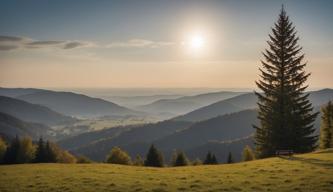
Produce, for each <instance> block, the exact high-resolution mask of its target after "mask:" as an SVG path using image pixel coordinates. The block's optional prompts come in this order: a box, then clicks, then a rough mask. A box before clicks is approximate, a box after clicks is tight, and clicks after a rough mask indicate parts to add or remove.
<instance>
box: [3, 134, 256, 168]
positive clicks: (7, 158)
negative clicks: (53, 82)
mask: <svg viewBox="0 0 333 192" xmlns="http://www.w3.org/2000/svg"><path fill="white" fill-rule="evenodd" d="M253 159H255V157H254V153H253V152H252V149H251V148H250V147H249V146H246V147H245V148H244V150H243V158H242V160H243V161H250V160H253ZM92 162H93V161H92V160H90V159H89V158H87V157H84V156H74V155H72V154H71V153H70V152H68V151H66V150H63V149H61V148H60V147H59V146H57V145H56V144H55V143H53V142H51V141H48V140H46V141H44V140H43V139H42V138H40V139H39V140H38V141H37V142H35V143H34V142H33V141H32V139H31V138H30V137H22V138H19V137H18V136H16V137H15V138H14V139H13V140H12V141H11V142H10V143H9V144H7V143H6V142H5V141H4V140H3V139H2V138H1V137H0V163H1V164H22V163H92ZM234 162H235V161H234V159H233V157H232V154H231V152H229V153H228V157H227V159H226V162H225V163H228V164H230V163H234ZM105 163H112V164H121V165H134V166H147V167H165V166H174V167H178V166H188V165H216V164H219V161H218V160H217V158H216V156H215V154H214V153H212V152H210V151H209V152H208V153H207V155H206V157H205V159H204V160H203V161H202V160H201V159H198V158H197V159H195V160H193V161H191V160H189V158H187V156H186V154H185V153H184V152H182V151H175V152H174V153H173V155H172V158H171V162H169V163H166V162H165V160H164V155H163V153H162V152H161V151H159V150H158V149H157V148H156V147H155V146H154V145H151V146H150V148H149V150H148V152H147V155H146V158H145V159H143V158H142V157H141V156H140V155H137V156H136V157H135V158H134V159H133V160H132V158H131V157H130V155H129V154H128V153H127V152H126V151H124V150H122V149H120V148H119V147H117V146H115V147H113V148H112V149H111V151H110V153H109V155H107V157H106V160H105Z"/></svg>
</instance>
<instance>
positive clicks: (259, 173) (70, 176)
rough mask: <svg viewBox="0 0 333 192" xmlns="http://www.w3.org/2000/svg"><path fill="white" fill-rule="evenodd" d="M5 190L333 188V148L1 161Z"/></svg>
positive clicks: (1, 183) (1, 185)
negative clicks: (196, 161)
mask: <svg viewBox="0 0 333 192" xmlns="http://www.w3.org/2000/svg"><path fill="white" fill-rule="evenodd" d="M0 191H3V192H4V191H10V192H12V191H79V192H84V191H126V192H127V191H129V192H130V191H155V192H158V191H160V192H161V191H205V192H206V191H333V150H330V151H326V152H322V153H311V154H305V155H297V156H295V157H294V158H293V159H291V160H289V159H282V158H270V159H264V160H257V161H252V162H248V163H237V164H232V165H212V166H196V167H193V166H191V167H181V168H145V167H132V166H120V165H110V164H85V165H83V164H81V165H80V164H76V165H68V164H67V165H66V164H43V165H40V164H32V165H13V166H0Z"/></svg>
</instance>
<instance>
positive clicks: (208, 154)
mask: <svg viewBox="0 0 333 192" xmlns="http://www.w3.org/2000/svg"><path fill="white" fill-rule="evenodd" d="M212 157H213V155H212V153H211V152H210V151H208V153H207V155H206V159H205V161H204V162H203V164H204V165H209V164H210V163H211V161H212Z"/></svg>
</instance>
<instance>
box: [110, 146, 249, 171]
mask: <svg viewBox="0 0 333 192" xmlns="http://www.w3.org/2000/svg"><path fill="white" fill-rule="evenodd" d="M254 159H255V155H254V153H253V151H252V149H251V148H250V147H249V146H245V148H244V150H243V154H242V160H243V161H251V160H254ZM234 162H235V161H234V159H233V157H232V154H231V152H229V153H228V157H227V159H226V161H225V163H228V164H230V163H234ZM106 163H112V164H122V165H136V166H148V167H165V166H174V167H178V166H188V165H216V164H219V162H218V160H217V158H216V156H215V154H214V153H212V152H210V151H208V153H207V155H206V157H205V159H204V160H203V161H202V160H201V159H198V158H197V159H195V160H194V161H190V160H189V158H188V157H187V156H186V154H185V153H184V152H183V151H175V152H174V153H173V155H172V158H171V161H170V162H169V163H166V162H165V160H164V156H163V153H162V152H161V151H159V150H158V149H157V148H156V147H155V146H154V145H151V146H150V148H149V150H148V152H147V154H146V158H145V159H143V158H142V157H141V156H140V155H137V156H136V157H135V159H133V160H132V159H131V157H130V155H129V154H128V153H127V152H126V151H125V150H122V149H120V148H119V147H113V148H112V150H111V152H110V154H109V155H108V156H107V157H106Z"/></svg>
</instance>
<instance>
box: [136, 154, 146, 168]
mask: <svg viewBox="0 0 333 192" xmlns="http://www.w3.org/2000/svg"><path fill="white" fill-rule="evenodd" d="M143 164H144V162H143V159H142V157H141V156H140V155H137V156H136V157H135V160H134V162H133V165H136V166H143Z"/></svg>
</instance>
